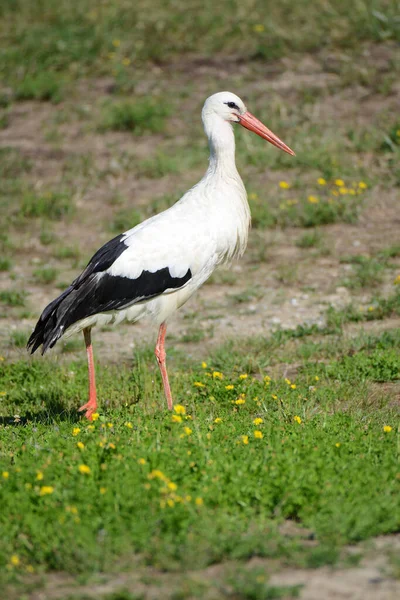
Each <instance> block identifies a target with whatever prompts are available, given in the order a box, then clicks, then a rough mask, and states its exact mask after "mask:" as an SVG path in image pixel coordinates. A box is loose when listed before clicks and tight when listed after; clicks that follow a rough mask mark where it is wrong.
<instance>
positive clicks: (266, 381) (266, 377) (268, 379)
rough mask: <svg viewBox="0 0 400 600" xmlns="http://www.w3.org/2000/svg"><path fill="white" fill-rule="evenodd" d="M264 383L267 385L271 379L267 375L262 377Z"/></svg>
mask: <svg viewBox="0 0 400 600" xmlns="http://www.w3.org/2000/svg"><path fill="white" fill-rule="evenodd" d="M264 381H265V383H269V382H270V381H271V377H270V376H269V375H266V376H265V377H264Z"/></svg>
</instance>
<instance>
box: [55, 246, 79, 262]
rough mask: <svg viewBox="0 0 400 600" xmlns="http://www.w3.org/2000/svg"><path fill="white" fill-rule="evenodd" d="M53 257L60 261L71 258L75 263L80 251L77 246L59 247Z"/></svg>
mask: <svg viewBox="0 0 400 600" xmlns="http://www.w3.org/2000/svg"><path fill="white" fill-rule="evenodd" d="M54 256H55V258H59V259H61V260H67V259H71V258H73V259H74V260H75V261H77V260H78V259H79V257H80V250H79V248H78V247H77V246H59V247H58V248H57V249H56V251H55V252H54Z"/></svg>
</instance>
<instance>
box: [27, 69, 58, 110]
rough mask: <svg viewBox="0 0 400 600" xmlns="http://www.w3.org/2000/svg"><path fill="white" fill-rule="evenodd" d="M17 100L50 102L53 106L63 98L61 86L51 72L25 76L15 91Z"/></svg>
mask: <svg viewBox="0 0 400 600" xmlns="http://www.w3.org/2000/svg"><path fill="white" fill-rule="evenodd" d="M15 98H16V99H17V100H41V101H48V100H50V101H51V102H53V103H54V104H58V103H59V102H61V100H62V98H63V84H62V82H61V80H60V78H59V77H58V76H56V75H55V74H54V73H52V72H44V73H38V74H37V75H26V76H25V78H24V79H23V80H22V81H21V82H20V83H19V84H18V86H17V87H16V89H15Z"/></svg>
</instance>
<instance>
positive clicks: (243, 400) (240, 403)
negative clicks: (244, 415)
mask: <svg viewBox="0 0 400 600" xmlns="http://www.w3.org/2000/svg"><path fill="white" fill-rule="evenodd" d="M235 404H237V405H238V406H240V405H242V404H246V400H245V399H244V398H238V399H237V400H235Z"/></svg>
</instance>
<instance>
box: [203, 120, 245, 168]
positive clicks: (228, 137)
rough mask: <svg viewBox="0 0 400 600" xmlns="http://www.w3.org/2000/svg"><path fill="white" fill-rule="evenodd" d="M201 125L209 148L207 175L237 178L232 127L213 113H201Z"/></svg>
mask: <svg viewBox="0 0 400 600" xmlns="http://www.w3.org/2000/svg"><path fill="white" fill-rule="evenodd" d="M203 124H204V130H205V132H206V135H207V137H208V144H209V146H210V165H209V168H208V173H219V174H225V173H226V174H227V175H231V176H232V175H236V176H239V174H238V172H237V169H236V164H235V136H234V135H233V129H232V125H231V124H230V123H228V121H225V120H224V119H222V118H221V117H219V116H218V115H216V114H215V113H211V114H210V113H206V114H204V113H203Z"/></svg>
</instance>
